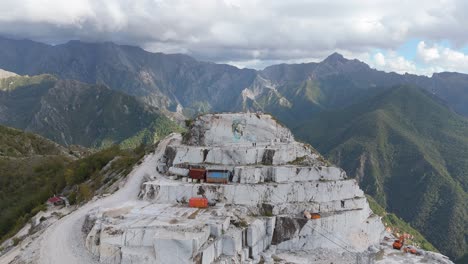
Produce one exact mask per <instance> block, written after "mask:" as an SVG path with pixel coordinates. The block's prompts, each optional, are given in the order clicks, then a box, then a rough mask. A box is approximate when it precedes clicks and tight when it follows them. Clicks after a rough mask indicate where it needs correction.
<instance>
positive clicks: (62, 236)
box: [38, 134, 181, 264]
mask: <svg viewBox="0 0 468 264" xmlns="http://www.w3.org/2000/svg"><path fill="white" fill-rule="evenodd" d="M180 139H181V137H180V135H179V134H172V135H170V136H169V137H166V138H165V139H164V140H162V141H161V142H160V143H159V145H158V147H157V148H156V150H155V152H154V153H152V154H149V155H147V156H145V158H144V160H143V162H142V163H141V164H140V165H138V166H135V168H134V169H133V171H132V172H131V173H130V174H129V175H128V176H127V181H126V182H125V185H124V187H122V188H121V189H120V190H119V191H117V192H115V193H114V194H112V195H110V196H107V197H105V198H101V199H98V200H95V201H91V202H89V203H87V204H85V205H84V206H82V207H80V208H79V209H78V210H76V211H74V212H73V213H71V214H69V215H67V216H65V217H63V218H62V219H60V220H59V221H57V222H56V223H55V224H53V225H52V226H51V227H49V228H48V229H47V230H46V231H45V232H44V234H43V235H42V239H39V240H40V243H41V246H40V255H39V260H38V263H39V264H55V263H66V264H82V263H98V261H97V259H96V257H93V256H92V254H91V253H90V252H89V251H88V250H86V248H85V246H84V240H83V235H82V232H81V227H82V226H83V223H84V220H85V217H86V214H87V213H88V212H89V211H91V210H92V209H94V208H97V207H113V206H120V205H122V204H123V203H125V202H128V201H133V200H137V196H138V193H139V192H140V187H141V184H142V183H143V179H144V177H145V175H155V174H157V171H156V162H157V160H158V159H159V157H160V156H161V155H163V154H164V150H165V148H166V146H167V145H168V144H169V143H171V142H173V141H175V140H180Z"/></svg>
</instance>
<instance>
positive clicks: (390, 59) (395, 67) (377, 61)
mask: <svg viewBox="0 0 468 264" xmlns="http://www.w3.org/2000/svg"><path fill="white" fill-rule="evenodd" d="M367 62H368V63H369V64H370V65H371V66H374V67H375V68H377V69H379V70H383V71H387V72H397V73H400V74H403V73H416V74H426V72H423V71H421V70H420V69H419V68H418V67H417V66H416V64H415V63H414V62H413V61H410V60H407V59H405V58H404V57H403V56H400V55H398V54H397V53H396V52H394V51H389V52H386V53H385V55H384V54H383V53H382V52H378V53H376V54H375V55H374V56H373V57H372V58H371V59H370V60H367Z"/></svg>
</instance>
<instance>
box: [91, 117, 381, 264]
mask: <svg viewBox="0 0 468 264" xmlns="http://www.w3.org/2000/svg"><path fill="white" fill-rule="evenodd" d="M154 168H155V171H154V175H150V177H149V179H150V180H149V181H147V182H144V183H143V184H142V188H141V192H140V194H139V198H140V200H139V201H138V202H134V203H130V204H123V205H122V206H121V207H119V208H107V209H106V208H98V209H96V210H95V211H94V212H93V213H91V214H89V215H88V217H87V219H86V223H85V226H84V228H85V229H86V230H85V231H86V234H87V238H86V247H87V248H88V250H90V251H91V252H92V253H93V254H94V255H95V256H96V257H97V258H98V259H99V260H100V261H101V262H103V263H105V262H108V263H203V264H207V263H259V262H262V261H264V262H267V263H273V262H272V261H273V260H272V258H271V255H272V254H274V253H275V252H289V253H294V252H304V251H317V250H331V251H334V252H356V253H359V252H367V251H368V249H369V248H370V247H373V246H377V245H378V244H379V243H380V241H381V239H382V237H383V234H384V232H385V228H384V226H383V224H382V222H381V220H380V218H379V217H378V216H377V215H375V214H373V212H372V211H371V209H370V208H369V204H368V202H367V199H366V197H365V195H364V193H363V191H362V190H361V189H360V188H359V186H358V184H357V182H356V181H355V180H354V179H349V178H347V176H346V173H345V172H344V171H343V170H342V169H340V168H338V167H336V166H334V165H332V164H329V163H328V162H327V161H326V160H325V159H323V158H322V157H321V155H320V154H319V153H317V152H316V151H315V150H314V149H313V148H312V147H311V146H309V145H307V144H303V143H300V142H297V141H295V139H294V137H293V135H292V134H291V132H290V131H289V130H288V129H287V128H285V127H284V126H282V125H281V124H279V123H278V122H276V121H275V120H274V119H273V118H272V117H271V116H270V115H266V114H255V113H236V114H208V115H203V116H200V117H198V118H196V119H195V120H193V121H192V122H191V124H190V127H189V128H188V131H187V132H186V133H185V134H184V135H183V139H182V141H178V142H173V143H171V144H169V145H168V146H166V149H165V151H164V155H162V156H161V157H160V158H159V161H158V163H157V164H154ZM193 169H199V170H200V169H201V170H206V172H210V171H220V172H223V173H224V174H225V175H228V178H227V183H207V182H206V180H205V179H195V178H193V177H191V171H192V170H193ZM191 197H204V198H206V199H208V204H209V206H208V208H192V207H189V206H188V200H189V199H190V198H191ZM304 212H308V215H311V214H313V215H314V216H315V218H314V217H313V218H311V219H309V218H306V217H304V215H305V214H304Z"/></svg>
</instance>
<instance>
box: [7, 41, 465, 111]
mask: <svg viewBox="0 0 468 264" xmlns="http://www.w3.org/2000/svg"><path fill="white" fill-rule="evenodd" d="M0 68H1V69H4V70H7V71H11V72H14V73H17V74H20V75H38V74H44V73H47V74H53V75H56V76H57V77H59V78H61V79H73V80H78V81H80V82H85V83H89V84H104V85H106V86H108V87H110V88H111V89H114V90H118V91H121V92H124V93H127V94H129V95H134V96H137V97H142V98H144V99H145V100H146V101H147V102H149V103H150V104H152V105H154V106H157V107H161V108H165V109H168V110H171V111H173V112H175V111H176V110H177V106H179V109H180V110H182V109H184V113H185V114H186V115H193V114H195V113H197V112H200V111H212V112H219V111H237V110H242V109H251V110H258V109H260V110H264V111H268V112H272V113H273V114H275V115H277V116H281V115H283V114H284V115H286V116H287V114H286V113H285V112H291V110H292V112H297V113H294V115H291V116H294V117H295V118H297V117H307V116H308V114H310V113H313V112H316V111H317V110H323V109H325V110H330V109H335V108H341V107H344V106H348V105H351V104H352V103H355V102H357V101H359V100H361V99H362V98H365V97H367V96H369V95H370V94H373V93H374V92H375V91H374V90H377V89H380V88H381V87H391V86H394V85H399V84H413V85H417V86H420V87H422V88H423V89H426V90H427V91H429V92H431V93H433V94H436V95H437V96H438V97H440V98H441V99H442V100H444V101H445V102H446V103H447V104H448V105H449V106H450V107H452V108H453V109H454V110H455V111H456V112H458V113H460V114H463V115H465V116H468V104H467V103H466V102H468V75H466V74H460V73H438V74H434V75H433V76H432V77H426V76H417V75H412V74H404V75H401V74H396V73H386V72H383V71H378V70H375V69H372V68H370V67H369V66H368V65H367V64H365V63H363V62H360V61H358V60H348V59H345V58H344V57H343V56H342V55H340V54H337V53H335V54H332V55H330V56H329V57H328V58H326V59H325V60H324V61H322V62H320V63H304V64H280V65H273V66H270V67H267V68H266V69H264V70H262V71H255V70H251V69H238V68H236V67H233V66H229V65H225V64H215V63H209V62H201V61H197V60H195V59H193V58H191V57H189V56H186V55H181V54H171V55H166V54H163V53H150V52H147V51H145V50H143V49H141V48H138V47H132V46H123V45H116V44H113V43H110V42H106V43H85V42H80V41H70V42H67V43H65V44H61V45H56V46H51V45H46V44H42V43H38V42H33V41H30V40H12V39H6V38H0ZM298 114H299V116H298ZM286 116H285V117H286Z"/></svg>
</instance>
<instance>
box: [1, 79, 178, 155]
mask: <svg viewBox="0 0 468 264" xmlns="http://www.w3.org/2000/svg"><path fill="white" fill-rule="evenodd" d="M0 123H1V124H4V125H7V126H11V127H16V128H19V129H23V130H26V131H31V132H34V133H37V134H40V135H42V136H44V137H46V138H49V139H51V140H53V141H55V142H58V143H60V144H63V145H72V144H78V145H83V146H87V147H98V148H99V147H103V146H109V145H111V144H114V143H121V142H123V144H124V145H125V146H127V147H135V146H137V145H138V144H139V143H141V142H146V143H153V142H154V141H155V140H157V139H159V138H160V137H164V136H165V135H167V134H168V133H169V132H171V131H173V130H175V129H177V125H176V124H174V123H173V122H172V121H170V120H169V119H168V118H167V117H166V116H165V115H163V114H162V113H161V112H160V111H159V110H158V109H157V108H155V107H150V106H147V105H146V104H144V103H142V102H140V101H138V100H137V99H136V98H134V97H132V96H129V95H125V94H123V93H120V92H117V91H114V90H111V89H108V88H107V87H105V86H102V85H89V84H84V83H80V82H77V81H72V80H59V79H57V78H56V77H54V76H52V75H47V74H44V75H38V76H32V77H28V76H15V77H9V78H5V79H0Z"/></svg>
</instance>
